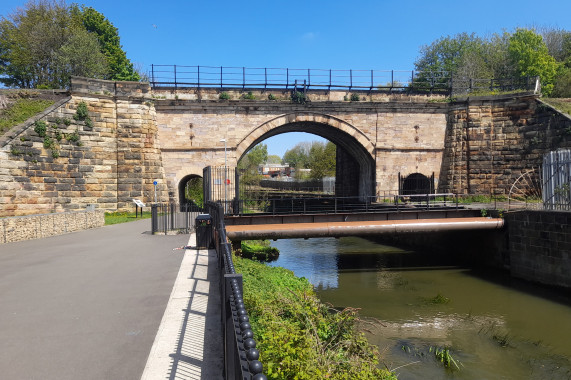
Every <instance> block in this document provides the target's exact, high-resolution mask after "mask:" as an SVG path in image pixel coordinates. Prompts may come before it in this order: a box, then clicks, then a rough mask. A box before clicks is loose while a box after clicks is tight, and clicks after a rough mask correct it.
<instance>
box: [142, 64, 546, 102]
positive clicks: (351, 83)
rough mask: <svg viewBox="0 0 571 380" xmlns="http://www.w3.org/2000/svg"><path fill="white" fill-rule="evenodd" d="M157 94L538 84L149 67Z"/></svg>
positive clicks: (532, 87)
mask: <svg viewBox="0 0 571 380" xmlns="http://www.w3.org/2000/svg"><path fill="white" fill-rule="evenodd" d="M149 79H150V84H151V86H152V87H153V88H157V87H168V88H172V87H174V88H175V89H177V88H185V87H191V88H201V87H202V88H220V89H242V90H246V89H281V90H292V91H305V90H349V91H359V90H361V91H379V92H412V93H441V94H445V95H451V94H453V93H454V94H457V95H462V94H471V93H473V92H475V91H476V92H477V91H513V90H525V91H538V90H539V87H538V79H537V78H535V77H533V78H531V77H526V78H485V79H478V78H452V77H451V76H450V75H449V74H448V73H445V72H418V71H415V70H351V69H350V70H333V69H290V68H268V67H262V68H260V67H258V68H252V67H231V66H230V67H225V66H182V65H155V64H152V65H151V72H150V78H149Z"/></svg>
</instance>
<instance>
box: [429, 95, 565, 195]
mask: <svg viewBox="0 0 571 380" xmlns="http://www.w3.org/2000/svg"><path fill="white" fill-rule="evenodd" d="M569 147H571V119H570V118H569V117H567V116H566V115H564V114H561V113H559V112H557V111H555V110H554V109H552V108H551V107H550V106H548V105H546V104H544V103H542V102H541V101H540V100H538V98H537V96H535V95H527V96H526V95H524V96H496V97H481V98H475V99H466V100H464V101H458V102H456V103H453V104H451V105H450V110H449V113H448V128H447V131H446V138H445V149H444V156H443V160H442V170H441V176H440V177H441V178H440V191H450V192H455V193H470V194H490V193H495V194H505V195H508V194H509V191H510V188H511V186H512V184H513V183H514V182H515V181H516V180H517V179H518V177H519V176H520V175H521V174H523V172H524V171H526V170H531V169H534V168H539V167H540V165H541V163H542V159H543V155H544V154H545V153H547V152H549V151H552V150H556V149H559V148H569Z"/></svg>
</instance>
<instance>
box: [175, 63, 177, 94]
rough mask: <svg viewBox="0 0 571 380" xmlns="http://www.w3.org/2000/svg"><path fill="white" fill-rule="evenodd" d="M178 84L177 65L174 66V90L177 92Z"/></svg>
mask: <svg viewBox="0 0 571 380" xmlns="http://www.w3.org/2000/svg"><path fill="white" fill-rule="evenodd" d="M176 87H177V83H176V65H174V89H175V91H176Z"/></svg>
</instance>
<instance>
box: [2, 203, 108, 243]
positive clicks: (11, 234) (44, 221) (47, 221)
mask: <svg viewBox="0 0 571 380" xmlns="http://www.w3.org/2000/svg"><path fill="white" fill-rule="evenodd" d="M103 225H105V215H104V212H103V211H102V210H95V211H73V212H62V213H54V214H44V215H28V216H15V217H10V218H2V219H0V243H11V242H16V241H22V240H31V239H39V238H44V237H49V236H55V235H62V234H65V233H69V232H74V231H81V230H86V229H89V228H96V227H101V226H103Z"/></svg>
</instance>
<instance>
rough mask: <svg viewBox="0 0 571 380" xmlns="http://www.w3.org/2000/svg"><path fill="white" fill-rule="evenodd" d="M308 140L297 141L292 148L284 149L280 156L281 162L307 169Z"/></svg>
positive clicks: (309, 145) (309, 144) (309, 146)
mask: <svg viewBox="0 0 571 380" xmlns="http://www.w3.org/2000/svg"><path fill="white" fill-rule="evenodd" d="M310 148H311V143H310V142H300V143H297V144H296V145H295V146H294V147H293V148H291V149H288V150H286V152H285V153H284V156H283V158H282V163H283V164H286V163H287V164H288V165H289V166H290V167H292V168H296V169H307V168H308V165H309V150H310Z"/></svg>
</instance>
